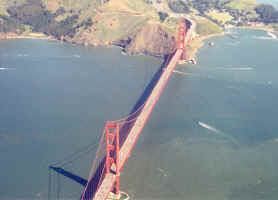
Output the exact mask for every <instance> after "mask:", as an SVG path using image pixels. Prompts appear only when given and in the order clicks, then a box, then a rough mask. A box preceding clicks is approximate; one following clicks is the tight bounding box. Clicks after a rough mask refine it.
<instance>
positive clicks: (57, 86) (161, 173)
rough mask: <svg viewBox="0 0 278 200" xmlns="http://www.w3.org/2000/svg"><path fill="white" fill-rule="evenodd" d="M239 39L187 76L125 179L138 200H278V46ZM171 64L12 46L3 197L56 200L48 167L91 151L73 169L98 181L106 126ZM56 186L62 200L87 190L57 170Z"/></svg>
mask: <svg viewBox="0 0 278 200" xmlns="http://www.w3.org/2000/svg"><path fill="white" fill-rule="evenodd" d="M234 34H235V35H236V36H237V39H232V38H231V37H229V36H228V35H227V36H223V37H218V38H213V39H209V40H208V41H206V43H205V44H204V46H203V48H202V49H201V50H200V51H199V53H198V55H197V60H198V64H197V65H179V66H178V67H177V68H176V71H175V72H174V73H173V75H172V77H171V79H170V81H169V83H168V85H167V87H166V89H165V91H164V93H163V94H162V96H161V98H160V100H159V101H158V104H157V105H156V107H155V109H154V110H153V113H152V115H151V117H150V119H149V121H148V123H147V125H146V127H145V128H144V130H143V133H142V134H141V136H140V138H139V140H138V142H137V144H136V145H135V149H134V151H133V153H132V155H131V157H130V159H129V160H128V162H127V165H126V167H125V168H124V170H123V172H122V174H121V190H123V191H125V192H127V193H128V194H129V195H130V197H131V199H142V200H143V199H144V200H148V199H190V200H223V199H225V200H259V199H264V200H276V199H277V198H278V173H277V167H278V153H277V152H278V151H277V150H278V133H277V130H278V129H277V128H278V124H277V114H278V109H277V107H278V101H277V98H278V82H277V75H278V69H277V63H278V57H277V56H276V52H277V48H278V41H277V40H272V39H265V37H269V36H268V35H267V34H266V33H265V32H263V31H249V30H234ZM210 41H213V42H215V46H214V47H209V45H208V42H210ZM162 62H163V61H162V60H161V59H158V58H153V57H148V56H124V55H122V54H121V52H120V49H118V48H93V47H79V46H72V45H68V44H61V43H58V42H54V41H43V40H7V41H0V69H1V68H2V70H0V92H1V96H0V111H1V112H0V150H1V151H0V163H1V168H0V169H1V171H0V177H1V179H0V199H45V198H46V197H47V194H48V178H49V177H48V169H47V167H48V166H49V165H50V164H53V163H55V162H56V161H58V160H61V159H63V158H66V157H67V156H69V155H70V154H72V153H73V152H76V151H78V150H80V149H81V150H82V149H83V148H84V147H85V146H86V145H89V146H91V151H88V152H87V151H85V153H84V154H80V155H82V156H81V157H79V156H77V157H76V158H73V159H72V160H71V159H70V161H69V162H68V163H66V165H65V168H66V169H68V170H70V171H72V172H74V173H76V174H79V175H80V176H82V177H84V178H86V177H87V176H88V172H89V169H90V165H91V162H92V159H93V155H94V152H95V150H96V145H95V144H97V142H98V139H99V137H100V134H101V132H102V129H103V127H104V124H105V121H106V120H114V119H118V118H121V117H122V116H124V115H126V114H127V113H128V112H129V111H130V109H131V108H132V106H133V105H134V104H135V102H136V100H137V99H138V98H139V96H140V94H141V93H142V91H143V90H144V88H145V87H146V85H147V83H148V82H149V81H150V79H151V77H152V75H153V74H154V73H155V71H156V70H157V69H158V68H159V67H160V66H161V64H162ZM83 150H84V149H83ZM71 161H72V162H71ZM59 181H60V184H58V182H59ZM57 186H60V187H58V188H57ZM51 189H52V190H51V199H57V195H58V196H59V197H60V198H64V199H78V198H79V197H80V194H81V190H82V187H81V186H79V185H78V184H76V183H72V182H71V181H69V180H67V179H65V178H62V177H58V176H56V175H55V174H53V176H52V187H51Z"/></svg>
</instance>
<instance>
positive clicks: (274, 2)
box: [256, 0, 278, 8]
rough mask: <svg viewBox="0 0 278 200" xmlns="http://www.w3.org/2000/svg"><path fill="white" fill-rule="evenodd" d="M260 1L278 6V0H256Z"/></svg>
mask: <svg viewBox="0 0 278 200" xmlns="http://www.w3.org/2000/svg"><path fill="white" fill-rule="evenodd" d="M256 1H257V2H259V3H267V4H271V5H273V6H274V7H276V8H278V1H277V0H256Z"/></svg>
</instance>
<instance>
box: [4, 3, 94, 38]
mask: <svg viewBox="0 0 278 200" xmlns="http://www.w3.org/2000/svg"><path fill="white" fill-rule="evenodd" d="M7 11H8V13H9V16H3V15H2V16H1V15H0V18H1V19H2V21H3V22H2V23H0V32H5V33H7V32H16V30H17V32H18V33H22V32H24V25H28V26H30V27H31V29H32V31H33V32H43V33H45V34H47V35H52V36H54V37H56V38H61V36H63V35H67V36H70V37H73V36H74V34H75V32H76V30H77V29H78V28H80V27H82V26H84V27H85V28H88V27H89V26H91V25H92V21H91V20H90V19H88V20H85V21H83V22H82V23H80V24H78V23H77V22H78V15H74V14H72V15H71V16H69V17H67V18H66V19H64V20H62V21H60V22H57V21H56V19H55V18H56V17H57V16H59V15H63V14H65V13H66V11H65V10H64V9H63V8H60V9H58V10H57V11H56V13H51V12H49V11H48V10H47V9H46V8H45V7H44V6H43V4H42V3H41V1H36V0H28V2H27V3H26V4H23V5H21V6H13V7H10V8H9V9H8V10H7Z"/></svg>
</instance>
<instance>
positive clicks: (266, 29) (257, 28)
mask: <svg viewBox="0 0 278 200" xmlns="http://www.w3.org/2000/svg"><path fill="white" fill-rule="evenodd" d="M231 29H243V30H258V31H265V32H269V33H274V34H277V35H278V31H276V30H274V29H273V28H271V27H265V26H235V27H232V28H231Z"/></svg>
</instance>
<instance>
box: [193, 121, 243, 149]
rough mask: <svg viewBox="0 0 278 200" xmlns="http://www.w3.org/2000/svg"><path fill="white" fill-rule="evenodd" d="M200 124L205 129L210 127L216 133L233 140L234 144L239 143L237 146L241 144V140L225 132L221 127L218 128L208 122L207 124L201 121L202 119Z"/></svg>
mask: <svg viewBox="0 0 278 200" xmlns="http://www.w3.org/2000/svg"><path fill="white" fill-rule="evenodd" d="M198 124H199V125H200V126H201V127H203V128H205V129H208V130H210V131H211V132H213V133H215V134H216V135H219V136H221V137H223V138H226V139H227V140H229V141H231V142H232V143H233V144H235V145H237V146H238V145H239V142H238V141H237V140H236V139H234V138H233V137H231V136H229V135H227V134H225V133H224V132H223V131H220V130H219V129H217V128H215V127H213V126H211V125H208V124H206V123H204V122H200V121H199V122H198Z"/></svg>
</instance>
